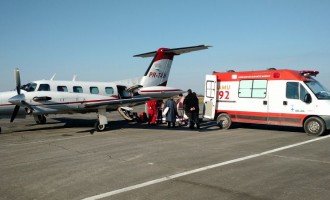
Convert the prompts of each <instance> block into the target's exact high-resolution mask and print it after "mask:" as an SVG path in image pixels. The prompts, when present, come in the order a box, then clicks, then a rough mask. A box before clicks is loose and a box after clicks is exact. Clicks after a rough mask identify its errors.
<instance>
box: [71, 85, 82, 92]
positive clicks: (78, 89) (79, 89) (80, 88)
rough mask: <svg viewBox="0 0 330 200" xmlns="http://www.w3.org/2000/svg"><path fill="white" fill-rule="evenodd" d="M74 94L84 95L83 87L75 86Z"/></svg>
mask: <svg viewBox="0 0 330 200" xmlns="http://www.w3.org/2000/svg"><path fill="white" fill-rule="evenodd" d="M73 92H75V93H83V89H82V87H81V86H73Z"/></svg>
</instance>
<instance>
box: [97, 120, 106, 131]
mask: <svg viewBox="0 0 330 200" xmlns="http://www.w3.org/2000/svg"><path fill="white" fill-rule="evenodd" d="M105 127H106V126H105V124H100V122H99V121H97V122H96V123H95V130H96V131H97V132H101V131H104V130H105Z"/></svg>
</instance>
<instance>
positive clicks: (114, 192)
mask: <svg viewBox="0 0 330 200" xmlns="http://www.w3.org/2000/svg"><path fill="white" fill-rule="evenodd" d="M329 137H330V135H327V136H323V137H318V138H315V139H311V140H307V141H304V142H299V143H295V144H291V145H287V146H284V147H280V148H276V149H272V150H269V151H264V152H262V153H258V154H252V155H249V156H245V157H241V158H236V159H234V160H228V161H225V162H221V163H217V164H214V165H209V166H205V167H201V168H197V169H193V170H189V171H186V172H183V173H179V174H174V175H170V176H165V177H162V178H159V179H155V180H151V181H147V182H144V183H140V184H137V185H132V186H129V187H125V188H122V189H118V190H113V191H110V192H106V193H102V194H98V195H95V196H91V197H87V198H84V199H83V200H96V199H102V198H106V197H110V196H113V195H116V194H120V193H124V192H128V191H131V190H135V189H138V188H142V187H146V186H150V185H154V184H157V183H161V182H165V181H168V180H172V179H176V178H179V177H182V176H186V175H190V174H194V173H198V172H202V171H206V170H209V169H214V168H217V167H221V166H225V165H229V164H232V163H236V162H240V161H244V160H248V159H252V158H256V157H260V156H264V155H267V154H271V153H275V152H278V151H283V150H286V149H290V148H293V147H297V146H301V145H304V144H308V143H312V142H316V141H319V140H323V139H327V138H329Z"/></svg>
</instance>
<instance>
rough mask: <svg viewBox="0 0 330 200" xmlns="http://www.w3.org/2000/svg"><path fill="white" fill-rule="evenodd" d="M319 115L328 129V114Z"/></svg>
mask: <svg viewBox="0 0 330 200" xmlns="http://www.w3.org/2000/svg"><path fill="white" fill-rule="evenodd" d="M320 117H321V118H322V119H323V120H324V122H325V126H326V129H330V115H321V116H320Z"/></svg>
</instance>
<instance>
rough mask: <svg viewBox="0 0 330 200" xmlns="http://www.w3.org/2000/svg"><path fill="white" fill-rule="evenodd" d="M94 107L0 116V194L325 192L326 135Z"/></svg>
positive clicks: (139, 197)
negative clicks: (127, 116)
mask: <svg viewBox="0 0 330 200" xmlns="http://www.w3.org/2000/svg"><path fill="white" fill-rule="evenodd" d="M95 119H96V114H95V113H90V114H74V115H56V116H49V117H48V118H47V124H44V125H37V124H36V123H35V122H34V120H33V118H32V117H28V118H27V119H17V120H15V122H14V123H9V122H8V121H9V120H4V119H2V120H0V122H1V127H2V134H0V159H1V162H0V199H1V200H2V199H8V200H9V199H10V200H12V199H15V200H20V199H24V200H26V199H48V200H52V199H61V200H63V199H70V200H71V199H112V200H131V199H134V200H164V199H170V200H188V199H189V200H192V199H198V200H199V199H203V200H205V199H221V200H222V199H224V200H227V199H228V200H229V199H230V200H236V199H237V200H241V199H244V200H272V199H274V200H275V199H276V200H279V199H287V200H295V199H299V200H304V199H306V200H311V199H313V200H315V199H329V196H330V185H329V183H330V148H329V145H330V135H325V136H322V137H313V136H309V135H307V134H306V133H304V131H303V129H301V128H290V127H280V126H261V125H250V126H245V127H244V126H235V127H233V128H231V129H228V130H221V129H219V128H218V127H217V126H216V124H215V122H213V121H203V122H202V123H201V129H198V130H197V129H194V130H190V129H189V128H188V127H186V126H180V127H176V128H168V127H167V126H166V125H165V124H161V125H154V126H152V125H148V124H146V123H136V122H127V121H124V120H123V119H122V118H121V117H120V116H119V114H118V113H117V112H111V113H110V114H109V121H110V122H109V127H108V129H107V130H106V131H104V132H94V131H93V126H94V123H95Z"/></svg>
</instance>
